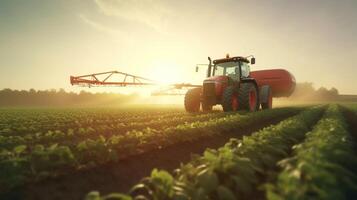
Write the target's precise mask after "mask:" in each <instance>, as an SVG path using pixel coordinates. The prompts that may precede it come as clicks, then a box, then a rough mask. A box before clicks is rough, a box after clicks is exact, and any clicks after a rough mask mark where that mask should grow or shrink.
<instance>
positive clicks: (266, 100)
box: [260, 85, 273, 110]
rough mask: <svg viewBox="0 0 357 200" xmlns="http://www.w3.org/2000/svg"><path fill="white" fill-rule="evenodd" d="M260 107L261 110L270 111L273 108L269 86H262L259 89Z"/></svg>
mask: <svg viewBox="0 0 357 200" xmlns="http://www.w3.org/2000/svg"><path fill="white" fill-rule="evenodd" d="M260 100H261V103H260V105H261V106H262V109H263V110H266V109H271V108H272V107H273V93H272V91H271V87H270V86H269V85H264V86H262V87H261V89H260Z"/></svg>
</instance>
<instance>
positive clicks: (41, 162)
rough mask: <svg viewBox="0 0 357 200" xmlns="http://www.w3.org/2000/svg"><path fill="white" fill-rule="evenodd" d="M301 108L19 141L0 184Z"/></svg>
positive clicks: (5, 160)
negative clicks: (73, 139)
mask: <svg viewBox="0 0 357 200" xmlns="http://www.w3.org/2000/svg"><path fill="white" fill-rule="evenodd" d="M300 110H301V108H280V109H273V110H267V111H262V112H256V113H250V114H247V115H239V114H236V115H228V116H225V117H221V118H215V119H211V120H208V121H204V122H193V123H186V124H182V125H178V126H175V127H168V128H166V129H163V130H160V131H158V130H155V129H150V128H148V129H144V130H143V131H136V130H133V131H129V132H128V133H127V134H125V135H113V136H111V137H109V138H104V137H102V136H101V137H99V138H98V139H96V140H93V139H87V140H84V141H82V142H80V143H79V144H78V145H76V146H75V147H74V148H72V149H70V148H69V147H68V146H65V145H57V144H53V145H51V146H48V147H45V146H43V145H35V146H33V147H28V146H26V145H19V146H16V147H14V149H12V150H11V151H9V150H5V149H2V150H1V152H0V171H2V172H6V173H2V175H1V177H0V188H1V187H3V188H11V187H13V186H16V185H19V184H22V183H24V182H25V181H26V180H28V179H31V180H34V179H36V178H41V177H47V176H48V175H56V174H57V173H60V172H61V171H63V170H67V171H68V169H71V170H75V169H79V168H83V167H91V166H93V165H98V164H102V163H106V162H110V161H117V160H118V159H121V158H124V157H127V156H130V155H133V154H138V153H142V152H145V151H149V150H152V149H157V148H164V147H165V146H169V145H173V144H175V143H178V142H184V141H192V140H197V139H199V138H201V137H206V136H213V135H219V134H223V133H225V132H227V131H234V130H237V129H241V128H243V127H249V126H251V125H254V124H259V122H262V121H264V120H266V121H267V120H269V119H271V118H274V117H278V116H285V115H288V114H294V113H296V112H298V111H300Z"/></svg>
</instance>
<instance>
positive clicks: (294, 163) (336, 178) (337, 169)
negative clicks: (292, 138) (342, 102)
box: [267, 105, 357, 200]
mask: <svg viewBox="0 0 357 200" xmlns="http://www.w3.org/2000/svg"><path fill="white" fill-rule="evenodd" d="M354 145H355V144H354V143H353V138H352V137H351V135H350V133H349V132H348V131H347V124H346V122H345V120H344V118H343V116H342V114H341V112H340V111H339V107H338V106H336V105H335V106H331V107H330V108H329V109H328V110H327V112H326V114H325V117H324V118H323V119H322V120H321V121H320V122H319V123H318V124H317V125H316V126H315V127H314V129H313V130H312V131H311V132H309V133H308V134H307V138H306V140H305V142H304V143H302V144H299V145H297V146H295V148H294V152H293V154H294V156H293V157H291V158H288V159H285V160H282V161H280V162H279V165H280V166H281V167H282V168H283V170H282V172H281V173H280V175H279V176H278V180H277V181H276V183H275V184H273V185H270V187H268V188H269V189H268V193H267V197H268V198H269V199H296V200H297V199H351V198H352V197H356V196H357V176H356V174H357V170H356V169H357V159H356V156H355V153H356V152H355V151H354Z"/></svg>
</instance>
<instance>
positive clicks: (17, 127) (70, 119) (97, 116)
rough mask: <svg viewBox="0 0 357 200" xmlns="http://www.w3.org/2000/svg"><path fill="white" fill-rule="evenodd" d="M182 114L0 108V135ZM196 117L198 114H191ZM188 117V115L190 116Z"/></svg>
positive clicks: (150, 111) (158, 118) (180, 112)
mask: <svg viewBox="0 0 357 200" xmlns="http://www.w3.org/2000/svg"><path fill="white" fill-rule="evenodd" d="M189 115H190V114H187V113H185V112H183V111H179V110H175V109H165V110H162V111H153V110H148V111H135V110H129V111H125V110H122V109H1V110H0V135H3V136H10V135H11V136H17V135H20V136H22V135H24V134H34V133H44V132H47V131H51V130H52V131H55V130H59V131H62V132H65V131H67V130H68V129H78V128H82V127H87V126H91V125H92V124H96V125H108V124H117V123H123V124H127V123H132V122H141V121H150V120H160V119H165V118H171V117H180V116H189ZM194 115H200V114H194ZM191 116H192V115H191Z"/></svg>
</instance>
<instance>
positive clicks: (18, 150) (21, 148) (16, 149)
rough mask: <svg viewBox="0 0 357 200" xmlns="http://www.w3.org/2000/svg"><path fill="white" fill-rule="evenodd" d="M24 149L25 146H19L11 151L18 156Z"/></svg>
mask: <svg viewBox="0 0 357 200" xmlns="http://www.w3.org/2000/svg"><path fill="white" fill-rule="evenodd" d="M26 148H27V146H26V145H19V146H16V147H15V148H14V150H13V151H14V152H15V153H16V154H20V153H22V152H24V151H25V150H26Z"/></svg>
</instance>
